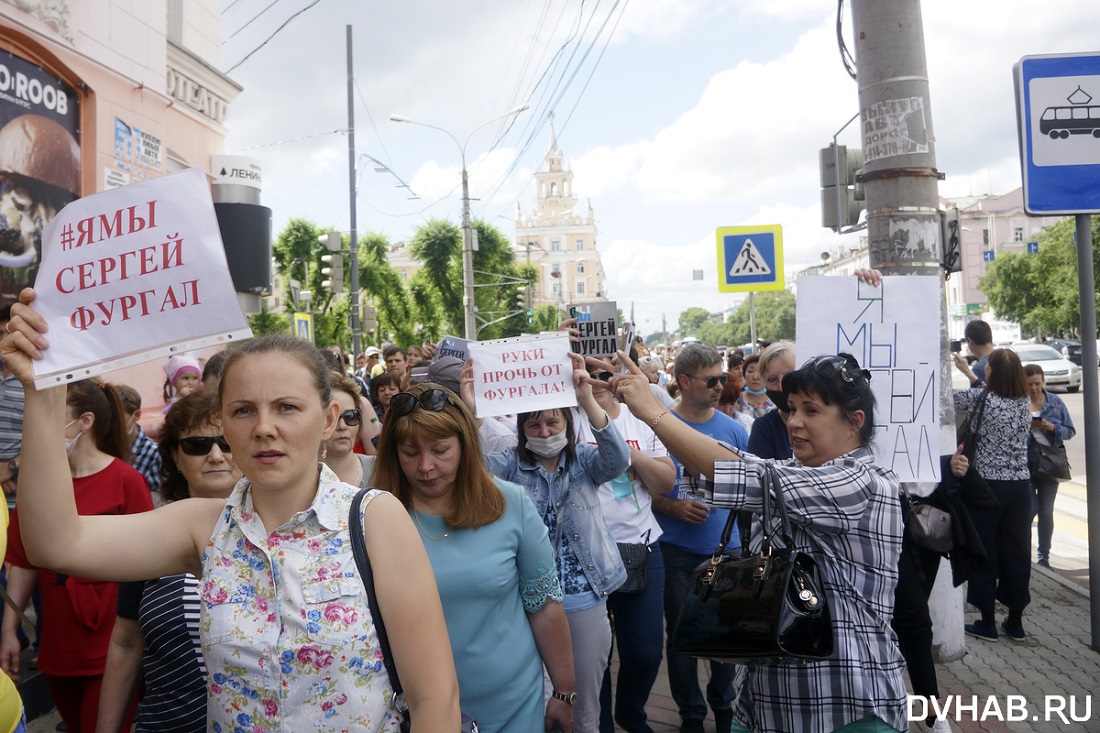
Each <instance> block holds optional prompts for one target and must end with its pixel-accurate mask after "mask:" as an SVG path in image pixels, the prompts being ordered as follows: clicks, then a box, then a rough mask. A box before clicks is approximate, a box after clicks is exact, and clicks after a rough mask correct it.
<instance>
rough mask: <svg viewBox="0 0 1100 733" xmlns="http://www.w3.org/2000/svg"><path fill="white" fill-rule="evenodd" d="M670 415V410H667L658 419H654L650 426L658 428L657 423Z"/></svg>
mask: <svg viewBox="0 0 1100 733" xmlns="http://www.w3.org/2000/svg"><path fill="white" fill-rule="evenodd" d="M668 413H669V411H668V410H665V411H664V412H662V413H661V414H660V415H658V416H657V417H655V418H653V421H652V422H651V423H649V424H650V425H652V426H654V427H656V426H657V423H659V422H661V418H662V417H664V416H665V415H667V414H668Z"/></svg>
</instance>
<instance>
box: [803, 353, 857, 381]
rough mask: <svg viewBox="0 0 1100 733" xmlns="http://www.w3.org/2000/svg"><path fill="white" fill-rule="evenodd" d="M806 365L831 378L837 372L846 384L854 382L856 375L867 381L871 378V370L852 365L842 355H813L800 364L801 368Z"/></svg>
mask: <svg viewBox="0 0 1100 733" xmlns="http://www.w3.org/2000/svg"><path fill="white" fill-rule="evenodd" d="M806 367H811V368H812V369H813V370H814V371H815V372H817V373H818V374H820V375H821V376H823V377H830V378H832V377H834V376H836V375H838V374H839V375H840V378H841V379H843V380H844V381H845V382H847V383H848V384H854V383H855V381H856V378H857V377H863V378H864V379H865V380H867V381H870V379H871V372H869V371H867V370H866V369H858V368H855V367H853V366H852V365H850V364H849V363H848V360H847V359H845V358H844V357H843V356H815V357H814V358H812V359H810V360H809V361H807V362H806V363H805V364H803V365H802V368H803V369H805V368H806Z"/></svg>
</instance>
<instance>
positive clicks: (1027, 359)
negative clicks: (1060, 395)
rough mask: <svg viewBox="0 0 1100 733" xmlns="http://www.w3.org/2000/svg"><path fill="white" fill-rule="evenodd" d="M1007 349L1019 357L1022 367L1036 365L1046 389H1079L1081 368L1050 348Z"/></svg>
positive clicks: (1014, 345) (1069, 390) (1032, 346)
mask: <svg viewBox="0 0 1100 733" xmlns="http://www.w3.org/2000/svg"><path fill="white" fill-rule="evenodd" d="M1078 346H1080V344H1078ZM1008 348H1010V349H1012V350H1013V351H1015V352H1016V353H1017V355H1019V357H1020V361H1022V362H1023V363H1024V365H1027V364H1038V365H1039V366H1040V367H1041V368H1042V370H1043V376H1044V378H1045V379H1046V382H1047V387H1048V388H1051V389H1054V388H1057V387H1064V388H1065V390H1066V391H1067V392H1076V391H1077V390H1079V389H1081V368H1080V367H1079V366H1077V365H1076V364H1074V363H1073V362H1072V361H1069V360H1068V359H1066V358H1065V357H1064V356H1062V354H1061V353H1059V352H1058V351H1056V350H1055V349H1053V348H1051V347H1050V346H1046V345H1045V344H1012V345H1011V346H1009V347H1008ZM1078 353H1080V352H1078Z"/></svg>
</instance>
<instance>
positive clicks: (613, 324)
mask: <svg viewBox="0 0 1100 733" xmlns="http://www.w3.org/2000/svg"><path fill="white" fill-rule="evenodd" d="M569 317H570V318H576V319H577V330H578V331H580V332H581V340H580V341H579V342H578V341H574V342H573V351H574V353H577V354H580V355H581V356H611V355H612V354H614V353H615V350H616V349H618V348H619V312H618V310H617V309H616V307H615V301H613V300H605V301H601V302H598V303H575V304H573V305H570V306H569Z"/></svg>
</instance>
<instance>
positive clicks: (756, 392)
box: [741, 385, 768, 395]
mask: <svg viewBox="0 0 1100 733" xmlns="http://www.w3.org/2000/svg"><path fill="white" fill-rule="evenodd" d="M741 391H742V392H748V393H749V394H752V395H762V394H764V393H765V392H767V391H768V390H766V389H750V388H749V386H748V385H745V386H744V387H742V388H741Z"/></svg>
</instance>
